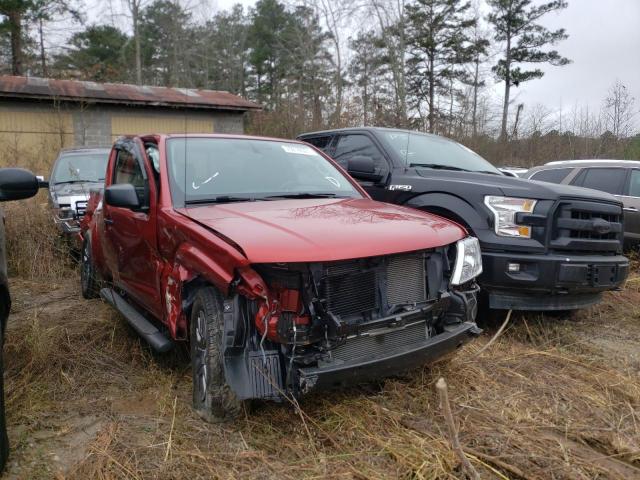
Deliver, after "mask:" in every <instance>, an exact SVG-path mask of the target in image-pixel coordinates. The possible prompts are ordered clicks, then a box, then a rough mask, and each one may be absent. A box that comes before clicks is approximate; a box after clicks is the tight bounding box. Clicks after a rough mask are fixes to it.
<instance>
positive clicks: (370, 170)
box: [347, 155, 382, 182]
mask: <svg viewBox="0 0 640 480" xmlns="http://www.w3.org/2000/svg"><path fill="white" fill-rule="evenodd" d="M347 171H348V172H349V175H351V176H352V177H353V178H357V179H358V180H369V181H371V182H379V181H380V180H382V175H380V174H379V173H376V164H375V163H374V161H373V158H371V157H367V156H364V155H356V156H354V157H351V158H350V159H349V163H348V164H347Z"/></svg>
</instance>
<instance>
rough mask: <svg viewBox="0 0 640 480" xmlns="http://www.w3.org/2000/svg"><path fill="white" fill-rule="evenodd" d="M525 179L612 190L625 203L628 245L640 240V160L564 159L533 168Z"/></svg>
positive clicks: (605, 190)
mask: <svg viewBox="0 0 640 480" xmlns="http://www.w3.org/2000/svg"><path fill="white" fill-rule="evenodd" d="M523 178H528V179H530V180H537V181H542V182H551V183H560V184H565V185H577V186H579V187H586V188H592V189H594V190H600V191H603V192H607V193H611V194H612V195H615V196H616V197H618V198H619V199H620V200H621V201H622V203H623V204H624V208H623V210H624V242H625V246H626V247H632V246H635V245H637V244H638V243H640V161H635V160H564V161H559V162H549V163H547V164H545V165H542V166H540V167H533V168H532V169H530V170H529V171H528V172H527V173H526V174H524V175H523Z"/></svg>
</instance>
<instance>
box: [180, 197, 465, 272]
mask: <svg viewBox="0 0 640 480" xmlns="http://www.w3.org/2000/svg"><path fill="white" fill-rule="evenodd" d="M180 213H182V214H184V215H186V216H188V217H190V218H192V219H193V220H195V221H197V222H199V223H201V224H203V225H206V226H207V227H209V228H211V229H212V230H214V231H216V232H219V233H221V234H222V235H224V236H226V237H228V238H229V239H231V240H232V241H234V242H236V243H237V244H238V245H239V246H240V247H241V248H242V250H243V251H244V253H245V254H246V256H247V258H248V259H249V261H250V262H251V263H274V262H283V263H284V262H318V261H332V260H346V259H350V258H362V257H373V256H378V255H388V254H392V253H398V252H409V251H414V250H421V249H426V248H433V247H438V246H442V245H446V244H449V243H453V242H455V241H457V240H459V239H461V238H463V237H464V236H465V231H464V230H463V228H462V227H460V226H458V225H457V224H455V223H452V222H450V221H449V220H446V219H443V218H440V217H438V216H435V215H430V214H426V213H422V212H419V211H417V210H413V209H409V208H405V207H400V206H397V205H390V204H386V203H380V202H376V201H373V200H370V199H364V198H363V199H305V200H299V199H296V200H275V201H266V202H261V201H258V202H241V203H230V204H224V205H208V206H199V207H191V208H185V209H181V210H180Z"/></svg>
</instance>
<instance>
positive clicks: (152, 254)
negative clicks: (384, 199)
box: [81, 135, 482, 420]
mask: <svg viewBox="0 0 640 480" xmlns="http://www.w3.org/2000/svg"><path fill="white" fill-rule="evenodd" d="M81 237H82V242H83V249H82V268H81V283H82V293H83V295H85V296H86V297H90V296H95V295H97V294H98V293H99V294H100V296H101V297H102V298H103V299H104V300H105V301H107V302H108V303H110V304H111V305H112V306H113V307H115V308H116V309H117V310H118V311H120V313H121V314H122V315H123V316H124V317H125V318H126V319H127V320H128V322H129V323H130V324H131V325H132V326H133V328H134V329H135V330H136V331H137V332H138V333H139V334H140V335H141V336H142V337H143V338H144V339H145V340H146V341H147V342H148V343H149V344H150V345H151V346H152V347H153V348H154V349H155V350H157V351H160V352H163V351H166V350H168V349H170V348H171V347H172V346H173V345H174V343H175V342H178V341H187V342H189V343H190V350H191V358H192V371H193V404H194V407H195V409H196V410H197V411H198V413H199V414H200V415H201V416H202V417H203V418H205V419H208V420H213V419H215V418H217V417H220V416H225V415H233V414H235V413H238V412H239V411H240V409H241V406H242V402H243V401H244V400H248V399H273V400H279V399H280V400H281V399H282V398H283V397H284V396H285V395H288V394H292V395H300V394H303V393H306V392H307V391H309V390H311V389H314V388H320V387H333V386H339V385H343V384H353V383H356V382H361V381H366V380H370V379H375V378H381V377H384V376H387V375H391V374H394V373H397V372H399V371H403V370H406V369H409V368H411V367H414V366H417V365H421V364H424V363H426V362H428V361H432V360H434V359H436V358H439V357H441V356H442V355H444V354H446V353H449V352H451V351H453V350H455V349H456V348H458V347H459V346H461V345H462V344H464V343H465V342H467V341H468V340H470V339H471V338H473V337H474V336H476V335H477V334H478V333H479V332H480V330H479V329H478V328H477V327H476V324H475V322H474V320H475V314H476V291H477V287H476V284H475V282H474V279H475V277H476V276H477V275H479V274H480V272H481V271H482V267H481V256H480V250H479V246H478V242H477V240H476V239H475V238H473V237H470V236H468V235H467V233H466V231H465V230H464V228H463V227H461V226H459V225H457V224H455V223H453V222H451V221H449V220H446V219H444V218H440V217H437V216H434V215H430V214H426V213H423V212H419V211H417V210H412V209H408V208H404V207H400V206H395V205H389V204H384V203H380V202H376V201H373V200H371V199H370V198H369V196H368V195H367V193H366V192H365V191H364V190H363V189H362V188H361V187H360V186H359V185H358V184H357V182H355V181H354V180H352V179H351V178H350V177H349V176H348V175H346V174H345V172H344V171H343V170H342V169H341V168H340V167H339V166H338V165H337V164H336V163H334V162H333V161H332V160H331V159H329V158H328V157H327V156H325V155H324V154H323V153H321V152H319V151H318V150H316V149H315V148H313V147H310V146H308V145H306V144H303V143H300V142H296V141H285V140H276V139H267V138H258V137H247V136H228V135H193V136H192V135H149V136H136V137H125V138H121V139H119V140H118V141H117V142H116V143H115V145H114V147H113V149H112V151H111V154H110V157H109V163H108V166H107V172H106V175H105V188H104V191H102V190H94V191H93V192H92V194H91V197H90V201H89V205H88V207H87V213H86V215H85V218H84V219H83V221H82V230H81Z"/></svg>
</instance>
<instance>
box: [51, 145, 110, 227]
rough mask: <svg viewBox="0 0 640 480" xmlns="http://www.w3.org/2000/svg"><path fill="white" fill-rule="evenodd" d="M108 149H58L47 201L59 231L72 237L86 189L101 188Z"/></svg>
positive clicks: (84, 201) (85, 195) (86, 197)
mask: <svg viewBox="0 0 640 480" xmlns="http://www.w3.org/2000/svg"><path fill="white" fill-rule="evenodd" d="M110 151H111V150H110V149H109V148H95V147H77V148H69V149H64V150H62V151H60V153H59V154H58V158H57V159H56V161H55V163H54V164H53V169H52V170H51V177H50V178H49V203H50V204H51V207H52V209H53V218H54V221H55V222H56V225H58V228H59V229H60V232H61V233H62V234H63V235H65V236H68V237H75V234H76V233H77V232H79V231H80V227H79V222H80V219H81V218H82V216H83V215H84V212H85V209H86V208H87V201H88V199H89V192H90V191H91V189H93V188H103V186H104V175H105V172H106V169H107V161H108V159H109V152H110Z"/></svg>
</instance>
